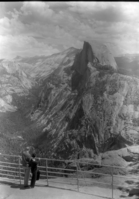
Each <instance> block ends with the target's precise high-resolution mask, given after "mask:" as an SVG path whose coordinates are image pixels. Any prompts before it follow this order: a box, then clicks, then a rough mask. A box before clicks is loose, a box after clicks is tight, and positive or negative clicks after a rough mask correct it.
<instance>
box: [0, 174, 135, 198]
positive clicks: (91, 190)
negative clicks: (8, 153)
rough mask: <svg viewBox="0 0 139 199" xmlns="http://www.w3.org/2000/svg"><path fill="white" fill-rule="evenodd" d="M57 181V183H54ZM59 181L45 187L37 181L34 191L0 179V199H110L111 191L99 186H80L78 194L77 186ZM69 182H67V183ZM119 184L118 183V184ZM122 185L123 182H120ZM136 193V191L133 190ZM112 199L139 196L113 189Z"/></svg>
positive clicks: (41, 181)
mask: <svg viewBox="0 0 139 199" xmlns="http://www.w3.org/2000/svg"><path fill="white" fill-rule="evenodd" d="M56 181H57V183H56ZM58 181H59V179H55V183H54V182H52V181H51V182H50V181H49V186H47V182H46V180H39V181H37V183H36V186H35V188H34V189H24V187H23V182H21V185H20V183H19V181H13V180H12V181H10V180H9V179H8V180H6V179H1V178H0V199H32V198H33V199H45V198H47V199H74V198H75V199H101V198H102V199H103V198H104V199H105V198H106V199H107V198H112V190H111V188H107V187H100V185H97V184H94V185H90V186H89V185H86V186H80V187H79V192H78V189H77V185H73V184H68V185H67V184H66V179H64V180H63V181H62V182H63V184H61V183H58ZM68 182H69V181H68ZM119 183H120V182H119ZM121 184H123V182H121ZM135 191H136V190H135ZM113 198H114V199H122V198H126V199H139V196H137V195H132V196H129V195H128V194H127V192H124V191H123V190H118V189H114V192H113Z"/></svg>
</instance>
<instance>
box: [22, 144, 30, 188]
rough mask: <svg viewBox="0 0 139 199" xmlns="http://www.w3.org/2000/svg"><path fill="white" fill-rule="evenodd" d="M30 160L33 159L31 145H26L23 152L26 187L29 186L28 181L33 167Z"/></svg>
mask: <svg viewBox="0 0 139 199" xmlns="http://www.w3.org/2000/svg"><path fill="white" fill-rule="evenodd" d="M30 161H31V154H30V147H26V150H25V151H23V152H22V165H23V167H24V170H25V175H24V187H29V185H28V181H29V177H30V169H31V168H30Z"/></svg>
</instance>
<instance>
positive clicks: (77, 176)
mask: <svg viewBox="0 0 139 199" xmlns="http://www.w3.org/2000/svg"><path fill="white" fill-rule="evenodd" d="M75 165H76V172H77V189H78V191H79V178H78V164H77V161H75Z"/></svg>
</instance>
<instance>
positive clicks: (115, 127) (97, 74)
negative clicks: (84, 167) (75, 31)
mask: <svg viewBox="0 0 139 199" xmlns="http://www.w3.org/2000/svg"><path fill="white" fill-rule="evenodd" d="M97 47H98V48H99V50H98V49H96V48H97ZM17 60H18V61H17ZM17 60H16V62H15V63H16V64H15V63H14V64H13V65H12V66H13V68H14V70H11V68H10V67H8V65H6V64H5V65H1V67H0V69H1V74H3V80H1V81H2V84H1V85H2V86H1V90H0V92H1V99H2V100H3V101H4V102H7V103H8V105H9V106H11V107H12V109H10V108H8V106H7V109H6V108H5V107H6V106H5V105H4V110H5V112H6V114H8V113H9V112H10V111H13V112H14V113H13V114H15V115H14V117H13V115H12V114H10V117H8V118H9V120H8V121H12V119H13V123H12V124H10V125H11V126H13V124H14V125H15V126H16V127H14V128H13V131H14V130H17V132H18V133H17V134H18V135H19V134H21V135H23V138H24V142H26V141H30V142H31V143H33V144H35V146H36V148H37V150H38V152H39V153H40V155H46V154H47V155H48V156H53V157H54V156H55V155H56V157H57V158H58V157H64V158H69V157H71V156H72V155H77V153H78V154H79V152H81V151H83V150H86V151H87V153H93V154H99V153H100V152H104V151H107V150H113V149H119V148H123V147H126V146H127V145H132V144H134V143H138V134H139V89H138V88H139V79H137V78H135V77H132V76H126V75H123V74H120V73H119V72H117V71H118V69H117V64H116V62H115V60H114V57H113V56H112V55H111V53H110V52H109V51H108V49H107V48H106V46H104V45H102V46H101V45H100V44H96V43H95V45H94V43H89V42H84V45H83V49H81V50H78V49H74V48H70V49H68V50H67V51H64V52H62V53H59V54H56V55H52V56H49V57H44V56H42V57H36V58H35V60H36V61H35V63H34V61H33V60H32V59H31V58H30V59H27V60H25V59H21V58H20V59H19V58H18V59H17ZM1 64H2V63H1ZM15 66H16V67H15ZM6 78H7V79H6ZM4 89H6V91H5V90H4ZM6 100H7V101H6ZM1 104H2V103H1ZM2 110H3V109H2ZM7 111H8V112H7ZM1 112H2V111H1ZM3 112H4V111H3ZM17 115H18V116H19V118H20V119H21V118H22V119H21V123H23V124H22V125H21V126H22V130H21V128H20V127H19V126H18V125H17V124H16V122H17V121H18V118H17ZM8 116H9V115H8ZM15 116H16V117H15ZM0 117H1V118H5V117H6V116H4V117H3V115H0ZM14 118H17V121H16V120H15V119H14ZM25 118H26V119H25ZM2 121H4V119H2ZM22 121H24V122H22ZM4 122H5V121H4ZM8 125H9V124H8ZM10 125H9V127H10ZM17 126H18V127H17ZM5 127H6V123H5ZM11 129H12V128H11ZM3 132H4V128H3ZM2 136H4V133H3V134H2Z"/></svg>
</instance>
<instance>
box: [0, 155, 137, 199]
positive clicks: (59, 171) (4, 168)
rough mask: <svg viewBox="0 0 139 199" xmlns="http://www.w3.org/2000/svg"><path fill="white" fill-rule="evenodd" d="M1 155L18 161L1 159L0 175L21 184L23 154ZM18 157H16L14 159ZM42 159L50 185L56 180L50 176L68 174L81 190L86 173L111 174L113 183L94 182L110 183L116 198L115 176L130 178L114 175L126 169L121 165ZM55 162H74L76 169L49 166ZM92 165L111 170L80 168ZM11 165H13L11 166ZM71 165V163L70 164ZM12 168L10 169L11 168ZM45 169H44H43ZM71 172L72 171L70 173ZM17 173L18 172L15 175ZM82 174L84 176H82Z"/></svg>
mask: <svg viewBox="0 0 139 199" xmlns="http://www.w3.org/2000/svg"><path fill="white" fill-rule="evenodd" d="M0 156H3V157H4V156H6V157H7V158H8V157H10V158H13V161H17V162H15V163H14V162H11V160H8V159H7V161H0V176H8V177H14V178H18V179H19V181H20V184H21V180H22V179H23V177H22V174H24V172H22V171H23V168H22V164H21V161H20V160H21V156H19V155H18V156H17V155H7V154H0ZM14 158H16V159H14ZM39 159H40V160H41V161H44V162H42V163H43V165H44V166H40V165H38V168H39V170H40V172H41V178H43V177H44V179H46V180H47V186H49V182H54V181H52V180H53V179H50V178H56V177H58V178H63V177H59V176H57V175H68V176H71V177H72V178H70V179H76V180H77V183H76V185H77V189H78V191H79V187H80V181H83V180H85V175H86V174H89V175H91V174H97V175H101V176H111V183H106V182H105V183H104V182H97V181H95V182H93V183H98V184H105V185H110V186H111V190H112V196H111V198H112V199H113V198H114V187H115V186H116V184H115V183H114V178H115V177H120V178H126V179H129V178H130V177H127V176H122V175H114V169H118V168H119V169H126V167H119V166H114V165H102V164H93V163H88V162H87V163H86V162H82V161H79V160H58V159H48V158H39ZM55 162H59V165H60V164H61V162H63V163H64V165H66V163H69V162H70V163H74V167H75V169H68V168H61V167H57V168H56V167H55V166H54V167H52V166H49V164H50V165H53V164H54V163H55ZM83 164H84V165H90V164H91V165H92V166H100V167H101V168H102V167H108V168H111V170H109V171H110V172H109V171H108V174H106V173H99V172H93V171H83V170H81V168H80V165H83ZM10 165H11V166H10ZM69 166H70V165H69ZM9 169H10V170H9ZM14 169H16V171H14ZM43 169H44V170H43ZM68 171H69V172H72V174H71V173H68ZM1 172H8V173H1ZM9 173H12V174H13V175H12V174H9ZM43 173H44V175H43ZM15 174H18V175H16V176H15ZM51 174H55V175H54V176H53V175H51ZM80 175H82V178H81V176H80ZM132 179H136V180H137V179H138V178H137V177H132ZM57 182H59V181H56V183H57ZM86 182H90V181H86ZM59 183H62V182H59ZM65 183H66V184H69V183H67V182H64V184H65Z"/></svg>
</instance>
